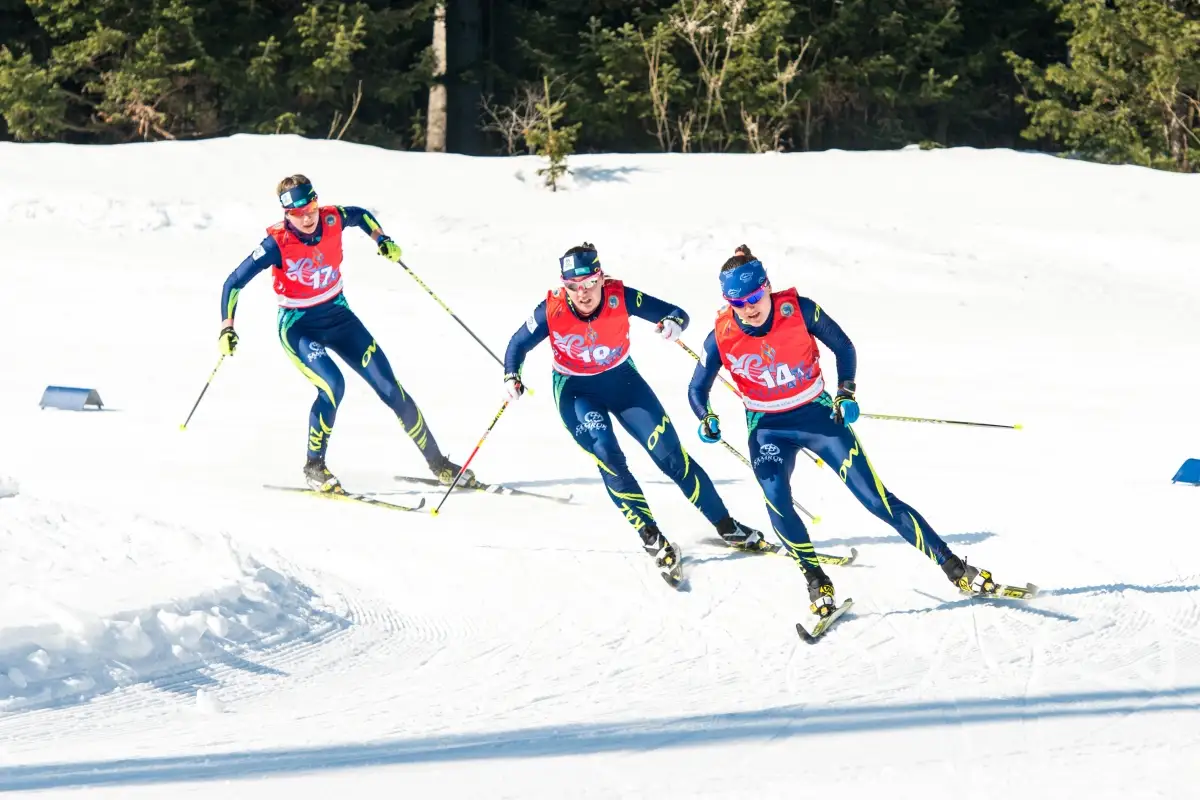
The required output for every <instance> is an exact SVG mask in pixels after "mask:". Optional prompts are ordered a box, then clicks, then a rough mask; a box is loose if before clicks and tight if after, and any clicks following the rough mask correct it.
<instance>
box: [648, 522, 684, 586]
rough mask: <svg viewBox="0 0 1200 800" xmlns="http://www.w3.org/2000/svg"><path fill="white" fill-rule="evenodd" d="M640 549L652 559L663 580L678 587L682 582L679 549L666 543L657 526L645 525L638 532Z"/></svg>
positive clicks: (681, 564) (681, 558) (665, 538)
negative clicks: (640, 543) (640, 541)
mask: <svg viewBox="0 0 1200 800" xmlns="http://www.w3.org/2000/svg"><path fill="white" fill-rule="evenodd" d="M640 534H641V537H642V547H644V548H645V549H646V552H647V553H649V554H650V556H651V557H652V558H653V559H654V564H655V566H657V567H658V569H659V571H660V572H662V576H663V580H665V581H666V582H667V583H669V584H671V585H672V586H675V587H678V586H679V584H680V582H681V581H683V563H682V560H683V557H682V554H681V553H680V551H679V548H678V547H676V546H675V545H673V544H671V543H670V542H668V541H667V537H665V536H663V535H662V531H660V530H659V529H658V526H657V525H647V526H646V527H644V528H642V530H641V531H640Z"/></svg>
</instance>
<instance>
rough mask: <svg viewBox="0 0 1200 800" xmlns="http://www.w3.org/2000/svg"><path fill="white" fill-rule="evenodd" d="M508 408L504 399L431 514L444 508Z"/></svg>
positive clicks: (434, 514) (433, 514) (435, 514)
mask: <svg viewBox="0 0 1200 800" xmlns="http://www.w3.org/2000/svg"><path fill="white" fill-rule="evenodd" d="M526 391H528V389H526ZM506 408H508V401H507V400H505V401H504V405H502V406H500V410H499V411H497V412H496V416H494V417H492V424H491V425H488V426H487V430H486V431H484V432H483V436H480V437H479V444H477V445H475V449H474V450H472V451H471V455H470V456H468V457H467V460H466V462H464V463H463V465H462V469H460V470H459V471H458V474H457V475H455V476H454V483H452V484H450V488H449V489H447V490H446V494H444V495H443V496H442V499H441V500H440V501H439V502H438V504H437V508H435V509H434V510H433V511H430V512H429V513H430V515H431V516H434V517H436V516H437V515H438V512H439V511H441V510H442V503H445V502H446V498H447V497H449V496H450V493H451V492H453V491H454V487H455V486H458V481H459V479H460V478H462V476H463V475H465V474H466V472H467V467H469V466H470V465H471V460H472V459H474V458H475V454H476V453H478V452H479V448H481V447H483V443H484V441H485V440H486V439H487V437H488V434H489V433H491V432H492V428H494V427H496V423H497V422H499V421H500V416H501V415H502V414H503V413H504V409H506Z"/></svg>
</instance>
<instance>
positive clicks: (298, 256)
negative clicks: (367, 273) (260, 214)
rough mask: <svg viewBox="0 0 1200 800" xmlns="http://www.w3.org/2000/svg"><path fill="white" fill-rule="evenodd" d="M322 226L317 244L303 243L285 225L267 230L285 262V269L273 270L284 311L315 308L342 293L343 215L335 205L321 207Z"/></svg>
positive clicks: (278, 225) (276, 292) (281, 224)
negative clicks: (287, 309)
mask: <svg viewBox="0 0 1200 800" xmlns="http://www.w3.org/2000/svg"><path fill="white" fill-rule="evenodd" d="M321 226H322V228H321V241H319V242H317V243H316V244H305V243H304V242H302V241H300V239H299V238H297V236H296V234H294V233H292V232H291V231H290V230H288V228H287V225H285V224H284V223H282V222H277V223H275V224H274V225H272V226H271V227H269V228H267V235H269V236H270V237H271V238H272V239H274V240H275V244H277V245H279V254H280V256H282V260H283V266H282V267H272V268H271V277H272V278H274V289H275V294H277V295H279V305H281V306H283V307H284V308H308V307H309V306H315V305H318V304H320V303H324V302H325V301H326V300H332V299H333V298H335V297H337V296H338V294H339V293H341V291H342V215H341V214H339V213H338V210H337V208H336V207H335V206H322V207H321Z"/></svg>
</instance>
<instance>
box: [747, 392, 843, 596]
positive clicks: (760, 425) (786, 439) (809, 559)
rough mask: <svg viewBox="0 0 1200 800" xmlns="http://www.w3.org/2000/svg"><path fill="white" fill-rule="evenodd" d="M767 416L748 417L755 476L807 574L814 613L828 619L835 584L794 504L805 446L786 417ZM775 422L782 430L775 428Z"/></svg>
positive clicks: (783, 536) (776, 524) (777, 526)
mask: <svg viewBox="0 0 1200 800" xmlns="http://www.w3.org/2000/svg"><path fill="white" fill-rule="evenodd" d="M764 416H767V415H763V414H750V415H748V417H747V421H748V427H749V428H750V459H751V464H752V465H753V467H754V477H755V478H757V479H758V485H759V486H760V487H762V490H763V497H764V499H765V500H766V503H767V514H768V515H769V516H770V518H771V525H773V526H774V528H775V533H777V534H778V535H779V538H780V539H782V540H783V543H784V544H785V545H786V546H787V548H788V552H790V553H791V556H792V558H794V559H795V560H796V563H797V564H799V565H800V568H801V569H802V570H803V571H804V577H805V579H806V580H807V582H808V598H809V600H810V601H812V604H811V606H810V610H811V611H812V612H813V613H814V614H819V615H821V616H825V615H828V614H829V613H831V612H832V611H833V609H834V607H835V601H834V590H833V582H832V581H830V580H829V577H828V576H827V575H826V574H825V570H823V569H822V568H821V565H820V563H819V562H818V561H817V553H816V551H815V550H814V549H813V544H812V540H811V539H810V538H809V536H808V529H807V528H806V527H805V526H804V521H803V520H801V519H800V515H799V514H797V513H796V509H795V507H794V506H793V505H792V486H791V478H792V470H793V469H794V468H795V466H796V456H797V454H798V453H799V452H800V448H801V446H802V445H801V441H800V438H801V437H800V436H799V435H798V434H797V433H796V431H794V430H791V429H790V427H789V426H787V424H786V420H784V419H783V418H782V415H780V416H777V417H774V418H772V419H769V420H767V421H766V422H764V421H763V417H764ZM772 423H776V424H777V425H778V427H772Z"/></svg>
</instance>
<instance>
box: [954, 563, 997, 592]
mask: <svg viewBox="0 0 1200 800" xmlns="http://www.w3.org/2000/svg"><path fill="white" fill-rule="evenodd" d="M942 570H943V571H944V572H945V573H946V577H947V578H949V579H950V582H951V583H953V584H954V585H955V586H957V587H958V590H959V591H960V592H962V593H963V594H977V595H995V594H996V582H995V581H994V580H993V579H992V573H990V572H988V571H987V570H986V569H978V568H976V567H972V566H971V565H970V564H968V563H967V562H965V561H963V560H962V559H961V558H959V557H958V556H950V557H949V558H947V559H946V560H945V562H943V564H942Z"/></svg>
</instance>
